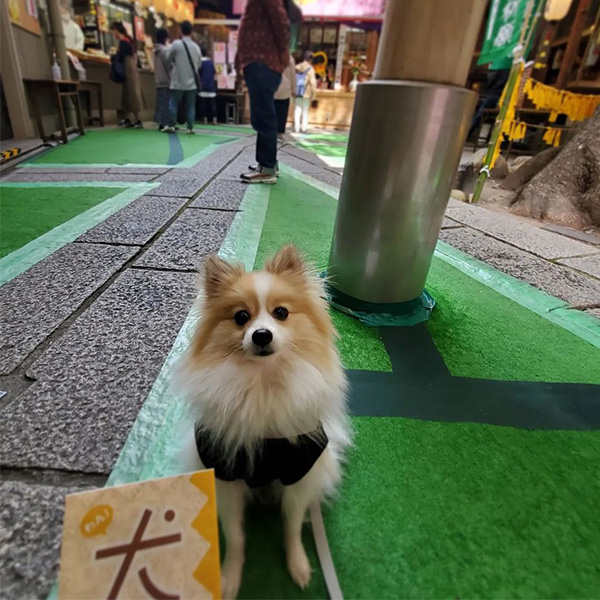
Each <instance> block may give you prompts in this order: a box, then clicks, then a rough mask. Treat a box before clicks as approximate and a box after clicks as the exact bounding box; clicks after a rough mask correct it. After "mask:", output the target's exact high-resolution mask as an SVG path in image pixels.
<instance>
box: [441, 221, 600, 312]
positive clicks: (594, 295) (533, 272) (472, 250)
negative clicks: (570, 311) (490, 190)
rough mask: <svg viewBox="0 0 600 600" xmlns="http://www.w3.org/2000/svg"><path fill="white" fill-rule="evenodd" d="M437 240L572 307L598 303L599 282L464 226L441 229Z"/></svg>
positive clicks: (599, 294)
mask: <svg viewBox="0 0 600 600" xmlns="http://www.w3.org/2000/svg"><path fill="white" fill-rule="evenodd" d="M440 239H441V240H443V241H445V242H448V243H449V244H451V245H452V246H454V247H455V248H458V249H459V250H462V251H463V252H466V253H467V254H470V255H471V256H474V257H475V258H478V259H479V260H481V261H483V262H486V263H487V264H488V265H491V266H492V267H495V268H496V269H498V270H500V271H502V272H504V273H507V274H508V275H512V276H513V277H516V278H518V279H521V280H523V281H526V282H527V283H529V284H531V285H533V286H535V287H536V288H538V289H540V290H543V291H544V292H547V293H548V294H551V295H552V296H556V297H557V298H561V299H562V300H564V301H565V302H568V303H569V304H571V305H573V306H584V305H588V304H593V303H595V302H598V301H600V282H596V281H594V280H592V279H589V278H588V277H584V276H583V275H580V274H579V273H576V272H575V271H573V270H571V269H568V268H567V267H561V266H560V265H556V264H553V263H549V262H547V261H545V260H544V259H541V258H538V257H536V256H532V255H531V254H528V253H527V252H523V251H522V250H518V249H517V248H514V247H512V246H509V245H508V244H504V243H503V242H499V241H498V240H496V239H494V238H491V237H488V236H486V235H484V234H482V233H480V232H478V231H474V230H473V229H469V228H468V227H463V228H460V229H444V230H442V232H441V234H440Z"/></svg>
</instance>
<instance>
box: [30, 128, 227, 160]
mask: <svg viewBox="0 0 600 600" xmlns="http://www.w3.org/2000/svg"><path fill="white" fill-rule="evenodd" d="M177 135H178V139H179V142H180V143H181V146H182V147H183V158H184V159H186V158H189V157H190V156H192V155H193V154H195V153H196V152H200V151H201V150H204V149H205V148H207V147H208V146H210V145H211V144H217V143H219V142H224V141H227V140H230V139H231V137H230V136H229V137H227V136H219V135H206V134H196V135H187V134H177ZM169 154H170V142H169V135H167V134H166V133H161V132H160V131H158V130H150V129H104V130H100V131H91V132H89V133H87V134H86V135H84V136H81V137H78V138H76V139H74V140H73V141H71V142H69V143H68V144H64V145H62V146H58V147H57V148H54V149H53V150H51V151H49V152H46V153H44V154H43V155H41V156H39V157H37V158H35V159H33V160H32V161H31V162H30V164H65V165H74V164H89V165H93V164H116V165H128V164H131V165H135V164H141V165H152V164H156V165H165V164H168V161H169Z"/></svg>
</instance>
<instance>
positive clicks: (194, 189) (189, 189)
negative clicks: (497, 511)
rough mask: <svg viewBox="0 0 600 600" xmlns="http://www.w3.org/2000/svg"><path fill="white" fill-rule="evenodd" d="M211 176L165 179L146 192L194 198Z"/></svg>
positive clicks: (151, 194) (155, 194)
mask: <svg viewBox="0 0 600 600" xmlns="http://www.w3.org/2000/svg"><path fill="white" fill-rule="evenodd" d="M209 179H210V177H197V176H196V177H192V178H190V179H184V178H179V179H177V180H174V181H163V182H162V183H161V184H160V185H159V186H158V187H155V188H154V189H153V190H150V191H149V192H146V195H147V196H168V197H171V198H193V197H194V196H195V195H196V194H197V193H198V192H199V191H200V190H201V189H202V188H203V187H204V186H205V185H206V184H207V183H208V181H209Z"/></svg>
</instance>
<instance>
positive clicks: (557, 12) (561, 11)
mask: <svg viewBox="0 0 600 600" xmlns="http://www.w3.org/2000/svg"><path fill="white" fill-rule="evenodd" d="M572 2H573V0H547V2H546V6H545V8H544V19H545V20H546V21H560V20H561V19H564V18H565V17H566V16H567V14H568V12H569V9H570V8H571V3H572Z"/></svg>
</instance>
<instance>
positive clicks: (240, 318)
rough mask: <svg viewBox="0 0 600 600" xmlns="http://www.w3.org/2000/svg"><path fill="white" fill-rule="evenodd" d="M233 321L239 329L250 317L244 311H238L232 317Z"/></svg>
mask: <svg viewBox="0 0 600 600" xmlns="http://www.w3.org/2000/svg"><path fill="white" fill-rule="evenodd" d="M233 319H234V320H235V322H236V323H237V324H238V325H239V326H240V327H241V326H242V325H245V324H246V323H247V322H248V321H249V320H250V315H249V314H248V312H247V311H245V310H238V311H237V312H236V313H235V315H234V316H233Z"/></svg>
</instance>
